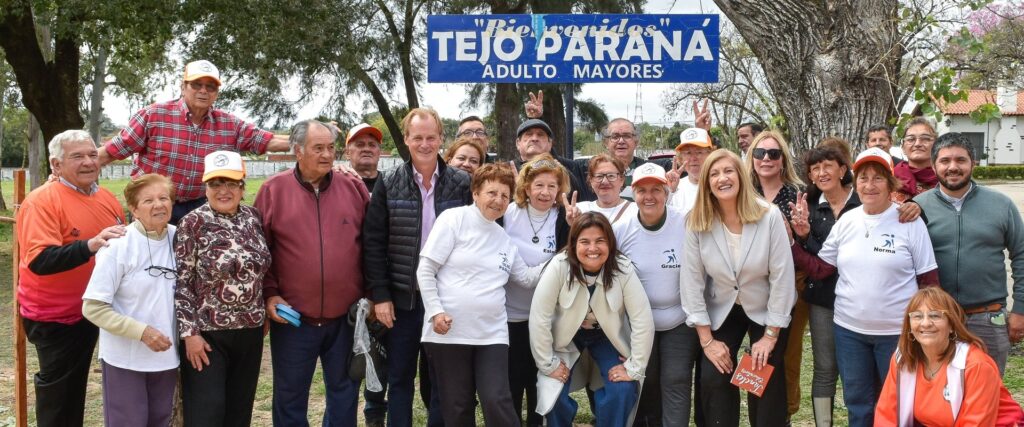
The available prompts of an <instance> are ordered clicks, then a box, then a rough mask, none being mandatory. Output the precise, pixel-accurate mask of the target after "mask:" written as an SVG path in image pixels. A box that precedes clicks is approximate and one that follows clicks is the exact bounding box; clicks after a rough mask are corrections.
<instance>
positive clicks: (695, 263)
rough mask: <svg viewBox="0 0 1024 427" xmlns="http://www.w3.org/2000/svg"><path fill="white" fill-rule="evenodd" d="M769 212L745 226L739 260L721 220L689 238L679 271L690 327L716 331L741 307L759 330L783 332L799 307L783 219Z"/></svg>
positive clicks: (772, 207) (689, 232)
mask: <svg viewBox="0 0 1024 427" xmlns="http://www.w3.org/2000/svg"><path fill="white" fill-rule="evenodd" d="M758 202H759V203H761V204H762V205H764V206H769V211H768V212H767V213H765V214H764V215H763V216H762V217H761V219H760V220H758V221H757V222H756V223H751V224H744V225H743V235H742V237H741V240H740V260H739V262H738V263H736V262H734V261H733V256H732V252H731V251H730V250H729V243H728V240H727V237H726V233H727V230H726V229H725V225H724V224H722V222H721V221H719V220H718V219H717V218H716V219H715V221H714V223H712V225H711V230H709V231H702V232H695V231H692V230H687V232H686V251H685V253H686V260H685V263H684V264H683V268H682V269H681V270H680V273H679V275H680V278H679V279H680V284H681V286H682V292H680V296H681V298H682V299H683V307H684V308H686V312H687V313H689V316H688V317H687V319H686V323H687V324H688V325H690V326H698V325H701V326H704V325H710V326H711V330H718V328H719V327H721V326H722V323H723V322H725V318H726V317H727V316H728V315H729V312H730V311H732V308H733V305H735V304H736V303H737V297H738V298H739V301H738V302H739V304H740V305H742V306H743V311H744V312H745V313H746V314H747V317H749V318H750V320H753V321H754V322H757V323H758V324H759V325H764V326H776V327H780V328H785V327H787V326H789V321H790V315H789V314H790V311H792V309H793V305H794V304H796V284H795V283H796V282H795V278H794V272H793V255H792V252H790V247H789V235H788V233H787V232H786V225H785V223H784V222H783V221H785V218H784V217H783V216H782V212H780V211H779V208H777V207H776V206H775V205H769V204H768V203H767V202H764V201H760V200H759V201H758Z"/></svg>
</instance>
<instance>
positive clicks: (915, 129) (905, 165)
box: [892, 117, 939, 203]
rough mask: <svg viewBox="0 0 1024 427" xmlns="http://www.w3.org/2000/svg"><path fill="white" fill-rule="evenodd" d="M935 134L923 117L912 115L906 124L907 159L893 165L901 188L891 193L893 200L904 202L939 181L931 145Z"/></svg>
mask: <svg viewBox="0 0 1024 427" xmlns="http://www.w3.org/2000/svg"><path fill="white" fill-rule="evenodd" d="M936 136H938V134H937V133H936V132H935V125H933V124H932V122H931V120H929V119H927V118H925V117H915V118H913V119H912V120H910V122H909V123H907V130H906V131H905V132H904V133H903V148H904V149H905V150H906V153H907V161H905V162H902V163H900V164H898V165H894V166H893V168H892V173H893V175H895V176H896V178H898V179H899V180H900V188H899V189H897V190H896V191H895V192H894V193H893V199H894V200H893V201H895V202H900V203H902V202H905V201H907V200H910V199H912V198H914V197H915V196H917V195H918V194H921V193H924V192H925V191H927V190H931V189H932V188H934V187H935V186H936V185H937V184H938V183H939V181H938V177H936V176H935V169H933V168H932V145H933V144H935V137H936Z"/></svg>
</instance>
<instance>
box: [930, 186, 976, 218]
mask: <svg viewBox="0 0 1024 427" xmlns="http://www.w3.org/2000/svg"><path fill="white" fill-rule="evenodd" d="M973 190H974V183H973V182H968V183H967V192H966V193H964V195H963V196H960V198H959V199H958V198H956V197H953V196H950V195H949V194H946V192H945V191H942V187H939V191H938V193H939V196H942V198H943V199H945V200H946V201H947V202H949V203H950V204H951V205H953V207H954V208H955V209H956V211H957V212H960V209H961V208H963V207H964V199H967V195H968V194H971V191H973Z"/></svg>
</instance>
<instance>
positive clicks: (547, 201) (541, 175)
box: [502, 154, 569, 426]
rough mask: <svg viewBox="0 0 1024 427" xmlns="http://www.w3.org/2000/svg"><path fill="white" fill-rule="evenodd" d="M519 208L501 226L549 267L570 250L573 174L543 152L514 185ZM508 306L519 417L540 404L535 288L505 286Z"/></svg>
mask: <svg viewBox="0 0 1024 427" xmlns="http://www.w3.org/2000/svg"><path fill="white" fill-rule="evenodd" d="M513 188H514V189H515V190H514V192H513V194H514V196H513V199H514V200H515V204H513V205H511V206H509V208H508V210H506V211H505V215H504V219H503V220H502V222H503V223H504V226H505V233H507V234H508V237H509V238H510V239H511V241H512V244H513V245H515V246H516V248H517V249H518V252H519V255H520V256H522V257H523V261H526V264H527V265H529V266H540V265H544V264H545V263H547V262H548V260H550V259H551V257H553V256H555V252H557V251H558V250H559V249H561V248H562V247H563V246H565V242H566V240H567V239H568V237H569V224H568V222H567V221H566V220H565V208H564V207H562V206H559V203H558V200H559V196H560V195H562V194H565V193H566V192H568V191H569V174H568V172H567V171H566V170H565V169H564V168H563V167H562V165H560V164H559V163H558V162H557V161H555V159H554V158H553V157H551V156H550V155H548V154H542V155H538V156H536V157H534V159H533V160H532V161H530V162H527V163H526V164H524V165H523V167H522V170H521V171H520V172H519V175H518V177H517V179H516V185H515V186H514V187H513ZM505 291H506V300H505V308H506V310H507V311H508V334H509V347H508V352H509V363H508V367H509V369H508V381H509V384H510V385H511V386H512V403H513V405H514V406H515V409H516V414H521V413H522V409H523V395H524V394H525V395H526V407H527V408H528V409H529V408H535V407H536V406H537V365H536V364H534V363H533V355H532V354H531V353H530V327H529V325H527V323H526V321H527V320H530V302H531V301H533V289H532V288H523V287H521V286H514V285H512V284H509V285H506V286H505ZM526 421H527V425H530V426H537V425H541V424H543V421H544V420H543V417H541V416H540V414H538V413H536V412H535V411H533V410H532V409H529V410H528V411H527V416H526Z"/></svg>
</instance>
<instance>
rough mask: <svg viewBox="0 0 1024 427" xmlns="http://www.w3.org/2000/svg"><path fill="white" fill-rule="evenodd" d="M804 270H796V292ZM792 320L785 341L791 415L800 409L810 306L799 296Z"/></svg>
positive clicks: (802, 289) (787, 386)
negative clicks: (803, 361)
mask: <svg viewBox="0 0 1024 427" xmlns="http://www.w3.org/2000/svg"><path fill="white" fill-rule="evenodd" d="M806 278H807V275H806V274H804V272H802V271H800V270H797V271H796V292H797V295H800V293H802V292H803V291H804V286H805V279H806ZM792 316H793V318H792V320H790V322H789V340H788V341H786V358H785V364H786V404H787V409H788V413H789V416H790V417H792V416H793V414H795V413H796V412H797V411H799V410H800V362H802V359H803V354H804V332H806V331H807V319H808V317H809V316H810V307H808V306H807V303H806V302H804V300H803V298H800V297H799V296H798V297H797V299H796V305H795V306H793V313H792Z"/></svg>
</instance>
